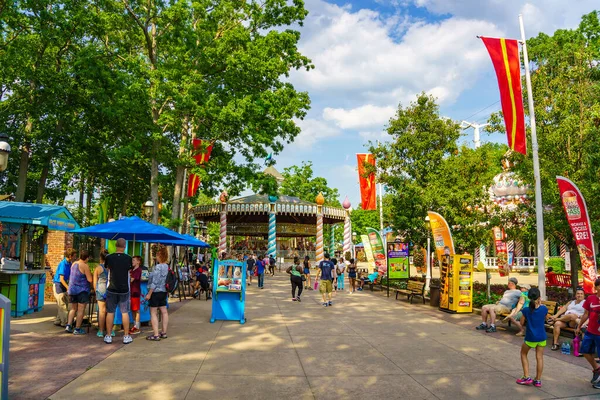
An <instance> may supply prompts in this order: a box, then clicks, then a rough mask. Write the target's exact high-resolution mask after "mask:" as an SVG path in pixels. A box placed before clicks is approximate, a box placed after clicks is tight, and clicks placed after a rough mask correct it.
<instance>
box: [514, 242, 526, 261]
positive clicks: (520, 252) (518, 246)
mask: <svg viewBox="0 0 600 400" xmlns="http://www.w3.org/2000/svg"><path fill="white" fill-rule="evenodd" d="M523 250H524V247H523V242H521V241H518V242H517V244H516V245H515V257H523Z"/></svg>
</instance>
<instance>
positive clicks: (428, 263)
mask: <svg viewBox="0 0 600 400" xmlns="http://www.w3.org/2000/svg"><path fill="white" fill-rule="evenodd" d="M425 228H426V229H427V254H426V255H425V264H426V266H427V272H426V274H427V275H426V276H425V287H426V288H429V284H430V283H431V275H432V273H431V260H430V257H431V236H430V231H431V220H430V219H429V215H428V216H426V217H425Z"/></svg>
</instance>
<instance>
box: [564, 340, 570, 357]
mask: <svg viewBox="0 0 600 400" xmlns="http://www.w3.org/2000/svg"><path fill="white" fill-rule="evenodd" d="M565 345H566V346H565V354H567V355H570V354H571V345H570V344H569V342H565Z"/></svg>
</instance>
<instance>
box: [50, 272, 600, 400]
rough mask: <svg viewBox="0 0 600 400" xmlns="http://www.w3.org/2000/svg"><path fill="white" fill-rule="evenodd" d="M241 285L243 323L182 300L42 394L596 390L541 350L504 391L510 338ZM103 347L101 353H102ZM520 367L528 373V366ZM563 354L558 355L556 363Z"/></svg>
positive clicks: (425, 312)
mask: <svg viewBox="0 0 600 400" xmlns="http://www.w3.org/2000/svg"><path fill="white" fill-rule="evenodd" d="M265 286H266V287H265V289H264V290H258V289H257V287H256V286H251V287H250V288H249V290H248V296H247V308H246V316H247V323H246V324H245V325H240V324H239V323H237V322H217V323H215V324H210V323H209V322H208V321H209V318H210V301H209V302H206V301H204V300H200V301H198V300H196V301H191V302H188V303H187V304H185V305H183V307H181V308H180V309H179V310H178V311H177V312H175V313H173V314H172V316H171V319H170V326H169V339H166V340H163V341H161V342H149V341H146V340H142V338H141V337H140V339H137V340H135V341H134V342H133V343H132V344H130V345H128V346H124V347H122V348H121V349H119V350H117V351H115V352H114V353H112V354H111V355H110V356H108V357H107V358H106V359H105V360H104V361H101V362H100V363H98V364H97V365H96V366H94V367H93V368H92V369H90V370H89V371H87V372H85V373H84V374H83V375H81V376H80V377H79V378H77V379H75V380H74V381H72V382H71V383H69V384H68V385H66V386H65V387H63V388H62V389H61V390H59V391H58V392H57V393H55V394H54V395H52V396H50V398H51V399H72V398H86V399H88V400H91V399H105V398H107V397H112V398H125V397H126V398H128V399H138V398H139V399H204V398H213V399H229V398H246V399H247V398H251V399H254V398H261V399H281V398H290V397H294V398H302V399H304V398H306V399H315V398H316V399H335V398H340V399H347V398H383V399H437V398H439V399H467V398H473V399H506V398H508V397H513V398H514V397H517V398H527V399H542V398H557V397H559V398H565V397H570V396H590V395H597V394H598V391H596V390H594V389H593V388H592V387H591V385H590V383H589V380H590V377H591V371H590V369H589V368H586V367H585V364H584V363H583V362H582V360H581V359H576V358H575V357H572V356H563V355H560V354H556V352H552V353H553V354H549V353H551V352H550V349H549V348H548V349H547V356H546V358H545V371H544V376H543V386H542V388H541V389H538V388H534V387H522V386H518V385H516V384H515V379H516V378H517V377H519V376H520V374H521V365H520V360H519V345H520V343H521V342H520V340H518V339H516V338H514V336H513V335H511V334H508V333H507V332H498V333H497V334H485V333H481V332H478V331H475V329H474V326H475V325H476V324H477V321H478V319H477V316H475V315H449V314H445V313H441V312H439V311H437V310H436V309H433V308H431V307H429V306H424V305H417V304H413V305H410V304H408V303H407V302H406V301H405V300H401V301H395V300H394V299H393V298H392V299H387V298H385V297H383V296H382V295H381V294H378V293H376V294H372V293H369V292H362V293H360V292H359V293H356V294H353V295H350V294H347V293H337V294H336V297H335V299H334V306H333V307H327V308H325V307H323V306H321V304H320V301H318V294H317V293H316V292H314V291H309V292H305V294H304V295H303V301H302V302H301V303H296V302H292V301H291V300H290V297H291V294H290V291H289V288H290V285H289V279H288V278H287V277H285V276H283V274H280V275H279V276H276V277H275V278H266V285H265ZM108 348H109V347H108ZM532 356H533V354H531V355H530V360H531V361H532V368H534V365H535V364H534V362H533V358H532ZM566 357H570V359H567V358H566Z"/></svg>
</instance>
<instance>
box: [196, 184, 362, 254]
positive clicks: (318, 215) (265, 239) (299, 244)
mask: <svg viewBox="0 0 600 400" xmlns="http://www.w3.org/2000/svg"><path fill="white" fill-rule="evenodd" d="M324 202H325V199H324V198H323V195H322V194H319V195H318V196H317V198H316V199H315V203H311V202H308V201H304V200H300V199H299V198H297V197H290V196H279V197H276V196H266V195H258V194H255V195H252V196H247V197H240V198H237V199H233V200H229V199H228V198H227V195H226V193H225V192H224V193H223V194H222V195H221V197H220V204H209V205H201V206H197V207H195V208H194V209H193V210H192V211H191V212H192V213H193V214H194V217H195V218H196V220H201V221H204V222H205V223H206V222H219V223H220V240H219V253H222V252H226V253H228V254H231V253H240V254H241V253H248V252H253V253H255V254H256V253H258V254H268V255H273V256H275V257H276V258H288V259H289V258H292V257H294V256H299V257H304V256H305V255H308V256H309V257H310V258H311V259H313V260H316V261H321V260H322V259H323V251H324V249H329V251H330V252H333V251H334V240H333V226H334V225H336V224H340V223H347V224H348V231H349V232H350V230H351V229H350V228H349V224H350V214H349V211H348V208H349V207H350V205H349V204H348V208H345V209H344V208H337V207H329V206H323V203H324ZM325 227H327V232H326V233H327V234H328V238H327V239H324V229H325ZM348 236H349V237H350V235H348ZM311 237H315V238H316V241H315V242H313V241H309V240H307V239H308V238H311ZM344 247H345V246H344Z"/></svg>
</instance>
